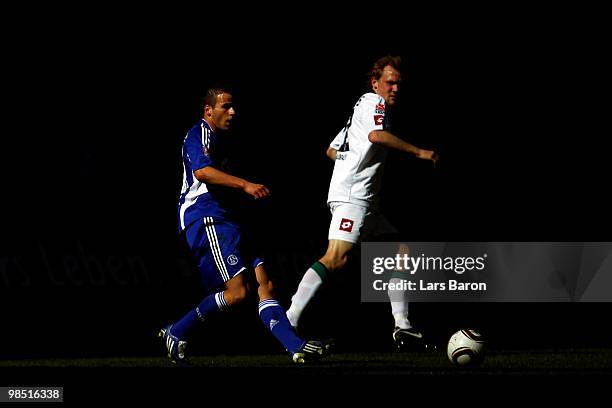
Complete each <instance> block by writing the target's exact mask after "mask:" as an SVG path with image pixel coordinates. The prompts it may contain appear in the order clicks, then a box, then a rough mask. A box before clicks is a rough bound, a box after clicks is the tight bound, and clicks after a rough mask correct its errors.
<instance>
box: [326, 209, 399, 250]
mask: <svg viewBox="0 0 612 408" xmlns="http://www.w3.org/2000/svg"><path fill="white" fill-rule="evenodd" d="M329 209H330V210H331V213H332V220H331V223H330V225H329V234H328V239H338V240H340V241H348V242H352V243H353V244H356V243H357V242H359V241H360V240H362V241H363V240H367V239H368V238H370V237H373V236H376V235H382V234H394V233H397V229H395V228H394V227H393V225H391V223H389V221H387V219H386V218H385V217H383V216H382V215H381V214H380V213H378V212H376V211H372V210H370V209H369V208H367V207H362V206H360V205H355V204H351V203H342V202H331V203H329Z"/></svg>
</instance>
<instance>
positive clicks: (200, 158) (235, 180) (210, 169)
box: [184, 131, 270, 199]
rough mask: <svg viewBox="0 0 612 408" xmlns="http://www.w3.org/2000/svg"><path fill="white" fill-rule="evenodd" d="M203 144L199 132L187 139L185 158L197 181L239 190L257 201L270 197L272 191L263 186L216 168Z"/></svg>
mask: <svg viewBox="0 0 612 408" xmlns="http://www.w3.org/2000/svg"><path fill="white" fill-rule="evenodd" d="M203 143H204V142H203V137H202V136H200V135H199V132H198V131H196V132H195V133H193V134H191V133H190V134H189V135H188V136H187V137H186V139H185V146H184V158H185V159H186V160H188V161H189V164H190V167H191V168H192V169H194V172H193V175H194V176H195V178H196V179H198V180H199V181H201V182H202V183H206V184H208V185H217V186H223V187H229V188H237V189H240V190H242V191H244V192H245V193H247V194H248V195H250V196H252V197H255V198H256V199H257V198H263V197H267V196H269V195H270V191H269V190H268V189H267V188H266V186H264V185H263V184H256V183H251V182H249V181H246V180H244V179H242V178H240V177H236V176H232V175H231V174H228V173H225V172H223V171H221V170H219V169H217V168H215V167H214V163H213V161H212V160H211V159H210V157H209V154H208V151H207V149H205V148H204V144H203Z"/></svg>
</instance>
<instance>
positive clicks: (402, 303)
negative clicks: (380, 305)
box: [387, 278, 412, 329]
mask: <svg viewBox="0 0 612 408" xmlns="http://www.w3.org/2000/svg"><path fill="white" fill-rule="evenodd" d="M401 282H402V280H401V279H400V278H391V279H389V283H390V284H394V285H399V284H400V283H401ZM387 294H388V295H389V300H390V301H391V313H393V319H395V327H399V328H400V329H410V328H411V327H412V325H411V324H410V320H408V298H407V297H406V291H405V290H391V289H389V290H388V291H387Z"/></svg>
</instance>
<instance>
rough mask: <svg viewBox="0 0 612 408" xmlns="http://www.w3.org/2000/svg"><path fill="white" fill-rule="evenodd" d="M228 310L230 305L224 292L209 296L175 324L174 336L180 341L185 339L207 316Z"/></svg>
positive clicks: (173, 327) (173, 328)
mask: <svg viewBox="0 0 612 408" xmlns="http://www.w3.org/2000/svg"><path fill="white" fill-rule="evenodd" d="M227 310H229V305H228V304H227V302H226V301H225V298H224V297H223V292H218V293H213V294H212V295H208V296H206V297H205V298H204V300H202V302H200V304H199V305H198V306H197V307H196V308H195V309H193V310H190V311H189V312H188V313H187V314H186V315H185V316H183V318H181V319H180V320H179V321H178V322H176V323H174V325H173V326H172V334H173V335H174V336H176V337H178V338H179V339H183V338H184V337H185V336H187V335H188V334H189V332H190V331H191V329H192V328H193V327H194V326H195V324H196V323H197V322H198V321H201V322H203V321H204V320H205V319H206V316H208V315H209V314H211V313H214V312H216V311H222V312H225V311H227Z"/></svg>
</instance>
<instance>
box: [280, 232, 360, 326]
mask: <svg viewBox="0 0 612 408" xmlns="http://www.w3.org/2000/svg"><path fill="white" fill-rule="evenodd" d="M353 246H354V244H353V243H352V242H348V241H342V240H338V239H330V240H329V244H328V246H327V252H326V253H325V255H323V257H322V258H321V259H319V261H318V262H315V263H314V264H313V265H312V266H311V267H310V268H309V269H308V270H307V271H306V273H305V274H304V276H303V277H302V280H301V282H300V284H299V285H298V288H297V290H296V292H295V294H294V295H293V297H292V298H291V307H290V308H289V310H287V318H288V319H289V322H290V323H291V325H292V326H293V327H297V325H298V322H299V320H300V316H301V315H302V311H303V310H304V308H305V307H306V306H307V305H308V303H309V302H310V300H311V299H312V298H313V297H314V295H315V293H316V291H317V289H319V286H321V284H322V283H323V281H324V280H325V279H326V278H327V273H328V272H335V271H338V270H340V269H342V268H343V267H344V265H346V262H347V260H348V253H349V251H350V250H351V249H352V248H353Z"/></svg>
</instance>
